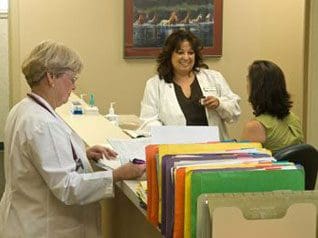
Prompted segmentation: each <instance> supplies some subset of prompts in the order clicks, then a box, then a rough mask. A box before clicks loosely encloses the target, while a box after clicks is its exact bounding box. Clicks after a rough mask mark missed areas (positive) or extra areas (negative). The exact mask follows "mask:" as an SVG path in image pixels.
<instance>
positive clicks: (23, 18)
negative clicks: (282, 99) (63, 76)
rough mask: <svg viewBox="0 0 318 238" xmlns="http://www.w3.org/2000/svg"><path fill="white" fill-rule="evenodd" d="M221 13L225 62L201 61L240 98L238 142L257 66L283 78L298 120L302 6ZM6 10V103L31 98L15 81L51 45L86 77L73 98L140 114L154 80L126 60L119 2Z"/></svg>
mask: <svg viewBox="0 0 318 238" xmlns="http://www.w3.org/2000/svg"><path fill="white" fill-rule="evenodd" d="M223 2H224V9H223V56H222V57H221V58H209V59H207V60H206V62H207V64H208V65H209V66H210V68H214V69H216V70H219V71H221V72H222V73H223V75H224V76H225V78H226V79H227V81H228V82H229V84H230V86H231V88H232V90H233V91H234V92H236V93H237V94H239V95H241V97H242V102H241V106H242V110H243V114H242V117H241V119H240V121H239V123H238V124H237V125H235V126H231V128H230V133H231V135H232V137H236V138H238V137H239V135H240V132H241V128H242V125H243V123H244V122H246V120H247V119H248V118H250V117H252V114H251V109H250V106H249V104H248V103H247V96H246V74H247V72H246V68H247V66H248V65H249V64H250V63H251V62H252V61H253V60H254V59H260V58H264V59H270V60H273V61H275V62H276V63H278V64H279V65H280V66H281V67H282V69H283V70H284V72H285V75H286V78H287V84H288V88H289V91H290V93H291V95H292V98H293V100H294V102H295V103H294V111H295V112H296V113H297V114H298V115H299V116H300V117H301V118H302V117H303V109H302V105H303V78H304V73H303V72H304V70H303V61H304V2H305V0H285V1H268V0H254V1H249V0H240V1H234V0H232V1H231V0H227V1H223ZM10 4H11V25H10V31H11V33H12V35H11V39H10V43H11V50H12V58H11V59H10V62H11V68H10V73H11V80H12V82H11V83H12V87H11V90H10V92H11V102H12V104H13V103H15V102H17V101H18V100H20V99H21V97H23V96H24V95H25V93H26V91H27V90H28V88H27V86H26V84H25V82H24V80H23V79H22V76H21V74H20V64H21V62H22V59H23V58H24V57H25V55H26V53H27V52H29V51H30V50H31V48H33V47H34V46H35V45H36V44H37V43H38V42H40V41H42V40H44V39H47V38H50V39H55V40H59V41H62V42H64V43H65V44H67V45H68V46H70V47H72V48H74V49H76V50H77V51H78V52H79V53H80V54H81V56H82V58H83V59H84V62H85V69H84V72H83V73H82V75H81V79H80V80H79V82H78V86H77V89H76V92H78V93H83V92H85V93H94V94H95V97H96V104H97V106H99V108H100V110H101V112H103V113H105V112H106V109H107V108H108V105H109V102H111V101H115V102H117V104H116V110H117V112H118V113H121V114H128V113H134V114H139V107H140V100H141V98H142V94H143V89H144V85H145V82H146V80H147V78H149V77H150V76H152V75H153V74H154V72H155V60H153V59H134V60H125V59H123V57H122V56H123V49H122V47H123V15H124V11H123V9H124V1H103V0H95V1H77V0H68V1H62V0H56V1H44V0H41V1H40V0H28V1H22V0H20V1H19V0H15V1H10Z"/></svg>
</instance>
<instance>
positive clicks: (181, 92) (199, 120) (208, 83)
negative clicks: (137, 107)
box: [140, 30, 241, 140]
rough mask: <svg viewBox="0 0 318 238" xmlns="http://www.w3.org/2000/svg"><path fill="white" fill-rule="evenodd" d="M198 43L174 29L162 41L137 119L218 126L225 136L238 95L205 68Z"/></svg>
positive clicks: (236, 112)
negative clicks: (155, 66)
mask: <svg viewBox="0 0 318 238" xmlns="http://www.w3.org/2000/svg"><path fill="white" fill-rule="evenodd" d="M201 50H202V45H201V43H200V41H199V39H198V38H197V37H196V36H195V35H194V34H193V33H191V32H190V31H184V30H178V31H176V32H173V33H172V34H171V35H170V36H169V37H168V38H167V40H166V42H165V44H164V46H163V49H162V52H161V53H160V55H159V56H158V58H157V62H158V67H157V73H158V74H157V75H155V76H154V77H152V78H150V79H149V80H148V81H147V84H146V88H145V92H144V97H143V100H142V102H141V113H140V118H141V120H142V121H144V123H146V124H147V126H148V127H150V126H154V125H211V126H218V127H219V133H220V139H221V140H223V139H227V138H228V134H227V130H226V127H225V123H224V122H225V121H226V122H229V123H232V122H235V121H237V119H238V117H239V116H240V114H241V109H240V106H239V101H240V97H239V96H237V95H236V94H234V93H233V92H232V91H231V89H230V87H229V86H228V84H227V82H226V81H225V79H224V78H223V76H222V75H221V74H220V73H219V72H217V71H214V70H208V69H207V68H208V67H207V65H206V64H204V63H203V59H202V54H201Z"/></svg>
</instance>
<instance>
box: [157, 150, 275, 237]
mask: <svg viewBox="0 0 318 238" xmlns="http://www.w3.org/2000/svg"><path fill="white" fill-rule="evenodd" d="M254 159H255V160H257V159H261V160H263V161H265V160H266V161H268V162H271V161H272V160H275V159H274V158H273V157H270V156H269V155H268V154H256V153H253V154H248V153H243V152H242V153H234V154H230V153H228V154H222V153H220V154H202V155H192V156H191V155H184V156H178V155H165V156H163V158H162V186H161V187H162V220H161V232H162V234H163V235H165V236H166V237H171V236H172V228H173V227H172V226H173V217H174V216H173V213H174V197H175V196H174V186H173V176H172V175H171V173H172V168H173V166H174V164H175V162H178V161H196V162H197V161H201V162H204V161H211V160H214V161H215V162H218V161H224V160H236V161H238V162H241V161H243V160H244V161H251V160H254ZM269 164H271V163H269ZM233 166H234V165H233Z"/></svg>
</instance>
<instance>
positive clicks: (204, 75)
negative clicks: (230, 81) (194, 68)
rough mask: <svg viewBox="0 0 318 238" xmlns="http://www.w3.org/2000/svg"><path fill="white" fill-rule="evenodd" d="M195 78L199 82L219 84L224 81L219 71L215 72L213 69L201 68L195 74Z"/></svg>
mask: <svg viewBox="0 0 318 238" xmlns="http://www.w3.org/2000/svg"><path fill="white" fill-rule="evenodd" d="M197 78H198V79H199V80H200V79H205V80H206V79H207V80H210V81H213V82H219V81H223V80H224V77H223V75H222V74H221V73H220V72H219V71H216V70H213V69H203V68H200V69H199V72H198V73H197Z"/></svg>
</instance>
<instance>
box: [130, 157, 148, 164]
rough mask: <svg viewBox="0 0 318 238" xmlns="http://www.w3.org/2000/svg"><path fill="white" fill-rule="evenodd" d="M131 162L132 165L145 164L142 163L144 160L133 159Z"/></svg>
mask: <svg viewBox="0 0 318 238" xmlns="http://www.w3.org/2000/svg"><path fill="white" fill-rule="evenodd" d="M131 162H132V163H133V164H145V163H146V161H144V160H141V159H136V158H135V159H133V160H131Z"/></svg>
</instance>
